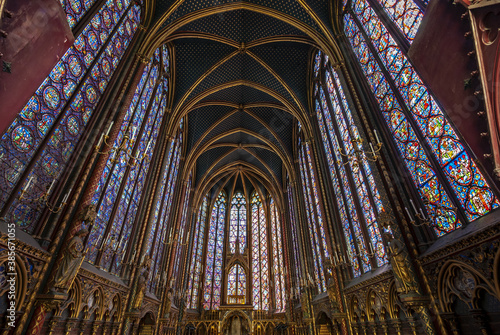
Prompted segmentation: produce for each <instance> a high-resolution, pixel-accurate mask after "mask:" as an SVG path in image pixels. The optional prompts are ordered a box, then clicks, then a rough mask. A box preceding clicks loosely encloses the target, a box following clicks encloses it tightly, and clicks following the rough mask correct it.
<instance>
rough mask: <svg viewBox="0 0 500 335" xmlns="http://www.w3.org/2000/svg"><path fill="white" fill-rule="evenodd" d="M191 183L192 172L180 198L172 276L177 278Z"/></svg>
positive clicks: (185, 235) (185, 234) (184, 236)
mask: <svg viewBox="0 0 500 335" xmlns="http://www.w3.org/2000/svg"><path fill="white" fill-rule="evenodd" d="M191 183H192V174H190V175H189V179H188V181H187V185H186V190H185V193H184V197H183V198H182V203H183V206H182V215H181V222H180V226H179V239H178V240H177V242H178V243H177V244H176V249H175V250H176V251H175V258H174V259H175V263H174V272H173V276H174V278H179V277H180V276H179V266H180V264H181V254H182V251H183V249H184V248H183V246H184V244H185V243H184V242H183V241H184V239H185V238H186V237H187V233H186V229H187V228H186V227H187V213H188V208H189V200H190V195H191Z"/></svg>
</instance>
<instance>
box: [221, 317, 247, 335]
mask: <svg viewBox="0 0 500 335" xmlns="http://www.w3.org/2000/svg"><path fill="white" fill-rule="evenodd" d="M248 333H249V325H248V322H247V320H246V318H244V317H243V316H241V315H233V316H231V317H229V318H228V320H227V321H226V324H225V326H224V330H223V334H224V335H248Z"/></svg>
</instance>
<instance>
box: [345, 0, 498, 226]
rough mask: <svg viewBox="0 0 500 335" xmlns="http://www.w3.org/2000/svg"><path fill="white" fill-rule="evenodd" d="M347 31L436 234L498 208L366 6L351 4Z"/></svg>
mask: <svg viewBox="0 0 500 335" xmlns="http://www.w3.org/2000/svg"><path fill="white" fill-rule="evenodd" d="M395 21H397V20H396V19H395ZM396 23H397V22H396ZM344 30H345V34H346V36H347V37H348V39H349V41H350V43H351V45H352V48H353V50H354V53H355V54H356V55H357V57H358V59H359V62H360V65H361V69H362V71H363V72H364V74H365V76H366V78H367V80H368V83H369V85H370V88H371V90H372V92H373V93H374V95H375V98H376V99H377V101H378V103H379V106H380V109H381V111H382V116H383V118H384V120H385V122H386V124H387V127H388V128H389V130H390V132H391V133H392V134H393V138H394V141H395V143H396V146H397V147H398V149H399V151H400V153H401V156H402V157H403V161H404V163H405V165H406V167H407V169H408V171H409V172H410V176H411V178H412V180H413V182H414V183H415V186H416V188H417V190H418V192H419V194H420V196H421V198H422V203H423V204H424V209H425V214H426V216H427V217H428V219H429V220H430V222H431V225H432V226H433V227H434V230H435V232H436V234H437V235H438V236H442V235H444V234H446V233H449V232H451V231H453V230H455V229H456V228H458V227H460V226H462V224H463V222H466V221H473V220H475V219H477V218H479V217H481V216H483V215H485V214H487V213H489V212H490V211H491V210H493V209H495V208H497V207H499V205H500V203H499V201H498V199H497V197H496V195H495V194H494V192H493V191H492V189H491V188H490V187H489V185H488V182H487V181H486V179H485V178H484V176H483V174H482V172H481V171H480V170H479V167H478V166H477V164H476V163H475V162H474V160H473V159H472V157H471V155H470V154H469V152H468V149H467V147H466V146H465V145H464V144H463V142H462V140H461V138H460V137H459V135H458V133H457V132H456V131H455V129H454V127H453V125H452V124H451V122H450V121H449V120H448V118H447V116H446V115H445V113H444V111H443V110H442V109H441V107H440V106H439V104H438V103H437V101H436V100H435V99H434V97H433V96H432V94H431V93H430V92H429V91H428V89H427V87H426V86H425V84H424V83H423V81H422V80H421V78H420V77H419V75H418V73H417V71H416V70H415V68H414V67H413V65H412V64H411V62H410V60H409V59H408V57H407V55H406V54H405V52H404V51H403V49H402V48H401V47H400V46H399V45H398V43H397V42H396V39H395V38H394V37H393V36H392V35H391V33H390V32H389V30H388V29H387V28H386V26H385V25H384V23H383V22H382V21H381V20H380V18H379V17H378V16H377V14H376V13H375V11H374V10H373V8H372V6H371V5H370V4H369V3H368V2H367V1H365V0H356V1H353V3H352V8H350V10H349V11H348V13H347V14H346V15H345V16H344ZM420 139H421V140H420ZM438 170H439V172H440V174H442V175H444V178H440V177H439V176H438V174H437V173H436V171H438Z"/></svg>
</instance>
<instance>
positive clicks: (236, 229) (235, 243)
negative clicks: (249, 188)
mask: <svg viewBox="0 0 500 335" xmlns="http://www.w3.org/2000/svg"><path fill="white" fill-rule="evenodd" d="M246 204H247V202H246V200H245V196H244V195H243V193H241V192H236V194H235V195H234V196H233V200H231V216H230V222H229V252H230V253H232V254H234V253H235V252H236V250H237V249H238V250H239V253H243V251H244V250H245V247H246V242H247V209H246Z"/></svg>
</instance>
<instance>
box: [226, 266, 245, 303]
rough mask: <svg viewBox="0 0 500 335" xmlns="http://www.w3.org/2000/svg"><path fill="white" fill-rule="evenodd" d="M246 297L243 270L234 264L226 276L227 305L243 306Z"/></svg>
mask: <svg viewBox="0 0 500 335" xmlns="http://www.w3.org/2000/svg"><path fill="white" fill-rule="evenodd" d="M245 296H246V275H245V269H243V267H242V266H241V265H239V264H235V265H233V266H232V267H231V269H230V270H229V273H228V275H227V303H228V304H244V303H245V300H246V299H245Z"/></svg>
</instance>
